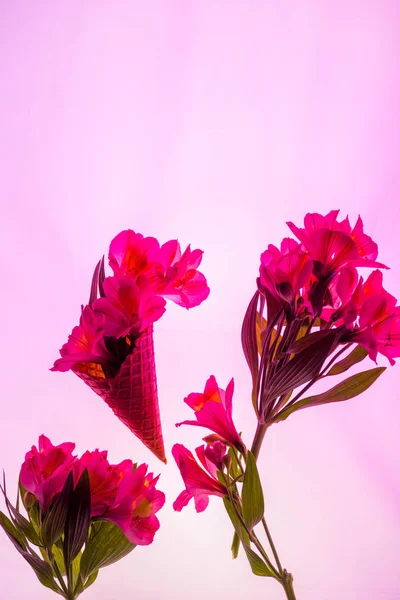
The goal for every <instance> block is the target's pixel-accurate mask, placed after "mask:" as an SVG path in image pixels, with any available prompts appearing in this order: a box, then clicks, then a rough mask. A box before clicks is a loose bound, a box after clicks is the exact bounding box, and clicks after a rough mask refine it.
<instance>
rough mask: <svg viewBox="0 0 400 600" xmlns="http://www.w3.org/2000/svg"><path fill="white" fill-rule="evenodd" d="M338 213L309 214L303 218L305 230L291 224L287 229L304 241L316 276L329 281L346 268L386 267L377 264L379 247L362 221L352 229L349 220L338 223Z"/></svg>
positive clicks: (359, 219)
mask: <svg viewBox="0 0 400 600" xmlns="http://www.w3.org/2000/svg"><path fill="white" fill-rule="evenodd" d="M338 214H339V211H338V210H332V211H331V212H329V213H328V214H327V215H325V216H322V215H320V214H318V213H312V214H311V213H308V214H307V215H306V216H305V218H304V229H301V228H299V227H296V226H295V225H294V224H293V223H291V222H288V223H287V224H288V226H289V228H290V229H291V231H292V232H293V233H294V234H295V235H296V237H297V238H298V239H299V240H300V241H301V243H302V244H303V246H304V248H305V249H306V250H307V252H308V253H309V254H310V256H311V258H312V259H313V261H315V262H314V275H316V276H317V277H318V278H329V277H330V276H331V275H332V274H333V273H334V272H335V271H337V270H338V269H339V268H340V267H343V266H344V265H346V264H349V263H351V264H353V266H359V267H383V268H386V267H385V265H382V264H380V263H377V262H376V260H375V259H376V257H377V255H378V247H377V245H376V243H375V242H373V241H372V239H371V238H370V237H369V236H368V235H366V234H365V233H364V231H363V223H362V220H361V218H360V217H359V218H358V220H357V223H356V225H355V227H354V228H353V229H351V226H350V223H349V219H348V217H346V219H344V220H343V221H340V222H339V221H338V220H337V217H338Z"/></svg>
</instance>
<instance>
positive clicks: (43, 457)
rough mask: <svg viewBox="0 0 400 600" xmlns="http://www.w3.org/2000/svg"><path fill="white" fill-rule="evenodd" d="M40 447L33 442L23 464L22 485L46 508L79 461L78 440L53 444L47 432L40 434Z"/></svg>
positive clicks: (43, 508) (42, 507)
mask: <svg viewBox="0 0 400 600" xmlns="http://www.w3.org/2000/svg"><path fill="white" fill-rule="evenodd" d="M38 446H39V449H37V448H36V446H32V449H31V450H30V452H28V453H27V454H26V456H25V461H24V463H23V464H22V466H21V472H20V481H21V484H22V486H23V487H24V488H25V489H26V490H27V491H28V492H31V493H32V494H34V495H35V496H36V498H37V499H38V501H39V505H40V507H41V509H42V510H44V511H45V510H47V508H48V507H49V506H50V504H51V502H52V500H53V498H54V496H55V494H57V493H58V492H61V490H62V488H63V487H64V483H65V482H66V479H67V477H68V473H69V472H70V470H71V468H72V467H73V465H74V463H75V462H76V456H73V455H72V451H73V450H74V448H75V444H72V443H71V442H65V443H63V444H60V445H59V446H53V444H52V443H51V441H50V440H49V438H47V437H46V436H45V435H41V436H40V437H39V444H38Z"/></svg>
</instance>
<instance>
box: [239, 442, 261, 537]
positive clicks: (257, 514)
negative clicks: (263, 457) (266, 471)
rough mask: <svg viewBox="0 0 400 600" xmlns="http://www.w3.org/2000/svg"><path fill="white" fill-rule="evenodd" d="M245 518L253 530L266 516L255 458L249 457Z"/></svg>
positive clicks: (245, 482) (246, 478)
mask: <svg viewBox="0 0 400 600" xmlns="http://www.w3.org/2000/svg"><path fill="white" fill-rule="evenodd" d="M242 504H243V518H244V521H245V523H246V525H247V527H248V528H249V529H250V530H251V529H253V527H254V526H255V525H257V523H259V522H260V521H261V519H262V518H263V516H264V495H263V491H262V487H261V481H260V476H259V474H258V469H257V465H256V461H255V458H254V456H253V454H252V453H251V452H249V453H248V455H247V463H246V471H245V473H244V482H243V488H242Z"/></svg>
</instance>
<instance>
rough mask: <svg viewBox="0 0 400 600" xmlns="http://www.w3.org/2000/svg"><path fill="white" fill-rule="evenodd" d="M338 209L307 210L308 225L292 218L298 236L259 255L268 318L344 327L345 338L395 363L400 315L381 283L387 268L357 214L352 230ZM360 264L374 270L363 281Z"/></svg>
mask: <svg viewBox="0 0 400 600" xmlns="http://www.w3.org/2000/svg"><path fill="white" fill-rule="evenodd" d="M338 214H339V211H338V210H333V211H331V212H329V213H328V214H327V215H325V216H323V215H320V214H307V215H306V217H305V219H304V228H299V227H296V226H295V225H294V224H293V223H291V222H289V223H288V225H289V228H290V229H291V231H292V232H293V233H294V234H295V235H296V237H297V238H298V239H299V240H300V242H296V241H295V240H293V239H291V238H285V239H284V240H283V241H282V244H281V248H280V250H279V249H278V248H276V247H275V246H273V245H269V246H268V249H267V250H266V251H265V252H264V253H263V254H262V255H261V265H260V276H259V278H258V280H257V282H258V289H259V292H260V293H261V295H262V297H263V298H264V299H265V301H266V302H267V306H268V316H269V321H270V322H271V320H272V319H273V318H277V317H278V315H279V316H281V317H282V316H283V315H284V316H285V317H286V320H287V324H288V325H290V323H291V322H292V321H294V320H296V321H297V322H299V321H301V320H303V321H305V320H307V319H308V322H309V323H310V319H311V321H312V325H316V324H317V320H318V319H319V323H320V327H321V328H324V329H328V328H332V327H336V328H340V327H341V326H343V327H344V328H346V330H347V332H346V333H347V335H346V336H344V337H343V341H348V342H349V341H353V342H355V343H358V344H360V345H361V346H363V347H364V348H366V350H367V351H368V352H369V355H370V357H371V358H372V359H373V360H376V357H377V353H378V352H379V353H381V354H383V355H384V356H386V357H387V358H388V359H389V361H390V362H391V364H393V362H394V361H393V358H396V357H398V356H400V319H399V308H398V307H396V299H395V298H393V296H391V295H390V294H389V293H388V292H387V291H386V290H385V289H384V288H383V286H382V272H381V271H379V270H378V269H377V268H381V269H386V268H387V267H386V266H385V265H383V264H382V263H379V262H377V261H376V259H377V256H378V246H377V244H376V243H375V242H374V241H373V240H372V239H371V238H370V237H369V236H368V235H367V234H365V233H364V229H363V222H362V220H361V218H360V217H359V218H358V220H357V222H356V224H355V226H354V227H353V228H352V227H351V225H350V223H349V219H348V217H346V219H344V220H343V221H339V220H338ZM357 267H369V268H375V270H374V271H373V272H372V273H371V274H370V275H369V277H368V278H367V279H366V280H365V279H364V277H362V276H360V275H359V273H358V271H357Z"/></svg>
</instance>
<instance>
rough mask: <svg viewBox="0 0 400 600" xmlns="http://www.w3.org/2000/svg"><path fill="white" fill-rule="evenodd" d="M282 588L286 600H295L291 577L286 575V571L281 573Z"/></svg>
mask: <svg viewBox="0 0 400 600" xmlns="http://www.w3.org/2000/svg"><path fill="white" fill-rule="evenodd" d="M281 583H282V587H283V589H284V590H285V592H286V598H287V600H296V596H295V593H294V589H293V575H292V574H291V573H288V572H287V571H286V569H285V570H284V572H283V580H282V582H281Z"/></svg>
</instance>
